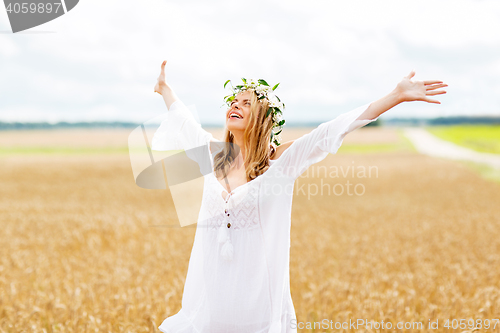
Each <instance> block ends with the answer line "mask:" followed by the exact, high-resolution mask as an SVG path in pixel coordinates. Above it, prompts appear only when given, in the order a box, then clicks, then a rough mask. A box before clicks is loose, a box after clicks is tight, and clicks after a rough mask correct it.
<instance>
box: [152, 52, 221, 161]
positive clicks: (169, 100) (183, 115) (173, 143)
mask: <svg viewBox="0 0 500 333" xmlns="http://www.w3.org/2000/svg"><path fill="white" fill-rule="evenodd" d="M166 63H167V61H166V60H165V61H163V63H162V64H161V72H160V75H159V76H158V80H157V82H156V85H155V87H154V91H155V92H157V93H159V94H160V95H161V96H162V97H163V100H164V101H165V105H166V106H167V109H168V112H167V117H166V119H165V120H163V121H162V123H161V125H160V127H159V128H158V129H157V130H156V132H155V134H154V136H153V139H152V142H151V147H152V149H153V150H159V151H167V150H180V149H184V150H187V149H193V148H197V147H201V146H204V145H206V144H207V143H208V142H210V141H215V139H214V138H213V136H212V134H211V133H209V132H207V131H205V130H204V129H203V128H202V127H201V125H200V124H199V123H198V122H197V121H196V119H195V118H194V117H193V115H192V114H191V112H190V111H189V109H188V108H187V107H186V106H185V105H184V103H182V101H181V100H180V99H179V98H178V97H177V95H176V94H175V92H174V90H173V89H172V87H171V86H170V85H169V84H168V83H167V81H166V79H165V65H166Z"/></svg>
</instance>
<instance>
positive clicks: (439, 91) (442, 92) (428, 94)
mask: <svg viewBox="0 0 500 333" xmlns="http://www.w3.org/2000/svg"><path fill="white" fill-rule="evenodd" d="M441 94H446V91H444V90H436V91H427V92H426V93H425V95H427V96H433V95H441Z"/></svg>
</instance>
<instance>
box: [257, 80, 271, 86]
mask: <svg viewBox="0 0 500 333" xmlns="http://www.w3.org/2000/svg"><path fill="white" fill-rule="evenodd" d="M259 83H260V84H263V85H265V86H268V87H269V84H267V82H266V81H264V80H262V79H259Z"/></svg>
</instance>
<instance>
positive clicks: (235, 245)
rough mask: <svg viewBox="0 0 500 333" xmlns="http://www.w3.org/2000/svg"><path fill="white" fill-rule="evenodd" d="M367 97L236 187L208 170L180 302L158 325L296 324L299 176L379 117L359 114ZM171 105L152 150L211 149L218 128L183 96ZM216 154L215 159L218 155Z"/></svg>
mask: <svg viewBox="0 0 500 333" xmlns="http://www.w3.org/2000/svg"><path fill="white" fill-rule="evenodd" d="M369 105H370V103H367V104H365V105H363V106H360V107H357V108H355V109H353V110H351V111H349V112H346V113H344V114H341V115H340V116H338V117H336V118H335V119H333V120H331V121H328V122H325V123H322V124H321V125H319V126H318V127H317V128H315V129H314V130H312V131H311V132H310V133H307V134H305V135H303V136H302V137H300V138H299V139H297V140H295V141H294V142H293V143H292V144H291V145H290V147H289V148H288V149H286V150H285V151H284V152H283V154H282V155H281V156H280V157H279V158H278V159H277V160H274V161H271V162H270V163H271V165H270V167H269V169H268V170H267V171H266V172H265V173H263V174H262V175H260V176H259V177H257V178H256V179H254V180H252V181H250V182H248V183H246V184H244V185H241V186H239V187H237V188H235V189H232V191H231V195H228V193H227V190H226V189H225V188H224V187H223V186H222V185H221V184H220V183H219V181H218V180H217V179H216V177H215V175H214V173H213V172H210V173H207V174H206V175H204V176H203V177H204V186H203V198H202V204H201V210H200V213H199V220H198V223H197V227H196V234H195V239H194V244H193V248H192V252H191V258H190V261H189V267H188V272H187V277H186V282H185V286H184V294H183V297H182V308H181V310H180V311H179V312H178V313H177V314H175V315H173V316H170V317H168V318H166V319H165V320H164V321H163V323H162V324H161V325H160V326H159V327H158V328H159V329H160V331H162V332H165V333H195V332H196V333H198V332H203V333H225V332H231V333H235V332H238V333H264V332H270V333H278V332H283V333H284V332H287V333H288V332H296V331H297V330H296V329H293V328H292V327H294V326H293V325H291V324H292V323H293V322H292V320H293V319H295V318H296V317H295V309H294V306H293V302H292V298H291V293H290V278H289V261H290V260H289V254H290V227H291V209H292V198H293V186H294V182H295V180H296V178H298V177H299V176H300V175H301V174H302V173H303V172H304V171H305V170H306V169H307V168H308V167H309V166H310V165H312V164H314V163H317V162H319V161H321V160H323V159H324V158H325V157H326V156H327V155H328V153H332V154H335V153H336V152H337V150H338V148H339V147H340V146H341V144H342V142H343V139H344V137H345V136H346V135H347V134H348V133H349V132H352V131H353V130H355V129H357V128H359V127H362V126H364V125H366V124H368V123H370V122H372V121H375V120H377V119H378V117H377V118H375V119H366V120H358V119H357V118H358V117H359V116H360V115H361V114H362V113H363V112H364V111H365V110H366V109H367V108H368V106H369ZM168 113H169V119H168V120H167V121H164V122H162V124H161V125H160V127H159V128H158V129H157V131H156V133H155V135H154V137H153V139H152V149H153V150H167V149H173V148H177V149H189V148H195V147H201V146H206V147H207V152H208V153H210V154H211V153H212V152H211V151H210V141H211V140H212V141H214V138H213V136H212V134H210V133H208V132H207V131H205V130H204V129H202V127H201V125H200V124H199V123H197V122H196V121H195V119H194V117H193V116H192V115H191V112H190V111H189V109H187V107H186V106H185V105H184V104H183V103H182V102H181V101H176V102H174V103H173V104H172V106H171V107H170V110H169V111H168ZM207 156H210V157H212V156H213V155H207ZM210 161H211V164H212V163H213V160H212V158H210ZM212 171H213V164H212ZM223 192H225V193H224V197H225V198H226V199H227V200H228V203H226V199H224V197H223V195H222V194H223ZM228 205H229V206H228ZM227 207H229V208H228V209H227ZM226 209H227V211H226ZM228 214H229V215H228ZM228 223H230V225H229V224H228ZM228 226H229V227H228ZM226 244H230V248H232V253H231V251H230V250H228V247H227V246H226V247H224V246H225V245H226Z"/></svg>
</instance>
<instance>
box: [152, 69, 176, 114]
mask: <svg viewBox="0 0 500 333" xmlns="http://www.w3.org/2000/svg"><path fill="white" fill-rule="evenodd" d="M166 64H167V61H166V60H165V61H163V62H162V64H161V72H160V75H159V76H158V79H157V82H156V85H155V92H156V93H158V94H160V95H161V96H162V97H163V100H164V101H165V105H166V106H167V109H169V110H170V106H172V104H173V103H174V102H175V101H177V100H179V98H178V97H177V95H176V94H175V92H174V90H173V89H172V88H171V87H170V86H169V85H168V83H167V80H166V79H165V65H166Z"/></svg>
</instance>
